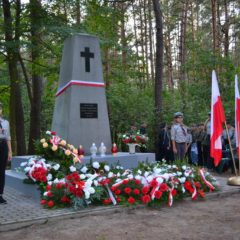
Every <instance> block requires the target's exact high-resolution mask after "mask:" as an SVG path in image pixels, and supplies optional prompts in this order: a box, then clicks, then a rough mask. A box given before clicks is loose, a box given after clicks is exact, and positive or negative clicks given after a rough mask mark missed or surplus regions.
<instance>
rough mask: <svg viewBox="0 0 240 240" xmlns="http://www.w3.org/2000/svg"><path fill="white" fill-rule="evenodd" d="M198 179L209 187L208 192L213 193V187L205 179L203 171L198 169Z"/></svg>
mask: <svg viewBox="0 0 240 240" xmlns="http://www.w3.org/2000/svg"><path fill="white" fill-rule="evenodd" d="M199 173H200V177H201V179H202V180H203V182H204V183H205V184H206V185H207V186H208V187H209V189H210V191H213V190H214V189H215V187H214V186H213V185H212V184H211V183H210V182H209V181H208V180H207V179H206V177H205V174H204V169H199Z"/></svg>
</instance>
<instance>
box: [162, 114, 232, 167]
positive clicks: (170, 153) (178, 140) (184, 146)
mask: <svg viewBox="0 0 240 240" xmlns="http://www.w3.org/2000/svg"><path fill="white" fill-rule="evenodd" d="M227 128H228V134H227V131H226V130H224V131H223V135H222V143H223V156H224V151H225V150H226V149H228V147H229V141H228V135H229V139H230V141H231V145H232V146H233V147H234V145H235V144H236V139H235V129H234V126H232V125H231V124H230V123H228V124H227ZM210 134H211V113H209V114H208V118H207V120H206V121H205V122H204V123H200V124H192V125H191V126H186V125H185V124H184V123H183V114H182V113H181V112H176V113H175V114H174V120H173V123H172V124H171V125H168V124H166V123H162V124H160V130H159V159H160V160H162V159H165V160H166V161H167V163H172V162H173V161H174V160H180V161H183V160H187V161H188V163H189V164H193V165H198V166H204V167H206V168H208V169H209V170H213V169H214V164H213V158H211V156H210Z"/></svg>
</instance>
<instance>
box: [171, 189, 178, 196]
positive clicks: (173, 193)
mask: <svg viewBox="0 0 240 240" xmlns="http://www.w3.org/2000/svg"><path fill="white" fill-rule="evenodd" d="M172 195H173V197H174V196H176V195H177V190H176V189H173V190H172Z"/></svg>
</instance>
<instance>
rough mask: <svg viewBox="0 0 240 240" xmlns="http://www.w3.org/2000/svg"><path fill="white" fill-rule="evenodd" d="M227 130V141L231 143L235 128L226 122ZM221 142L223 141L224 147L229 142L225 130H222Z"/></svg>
mask: <svg viewBox="0 0 240 240" xmlns="http://www.w3.org/2000/svg"><path fill="white" fill-rule="evenodd" d="M227 129H228V134H229V139H230V141H231V143H232V141H234V135H235V128H234V127H233V126H232V125H231V124H230V121H229V120H228V123H227ZM222 136H223V140H224V142H223V143H224V146H225V147H226V146H227V145H229V142H228V135H227V130H226V129H224V130H223V134H222Z"/></svg>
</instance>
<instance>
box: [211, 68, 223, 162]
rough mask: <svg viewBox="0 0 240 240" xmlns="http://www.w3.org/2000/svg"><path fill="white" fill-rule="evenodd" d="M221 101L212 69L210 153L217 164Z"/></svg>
mask: <svg viewBox="0 0 240 240" xmlns="http://www.w3.org/2000/svg"><path fill="white" fill-rule="evenodd" d="M225 121H226V120H225V115H224V111H223V106H222V101H221V97H220V92H219V88H218V82H217V77H216V73H215V71H214V70H213V71H212V103H211V139H210V155H211V157H212V158H213V159H214V165H215V166H218V164H219V163H220V161H221V159H222V139H221V138H222V132H223V127H222V124H223V123H224V122H225Z"/></svg>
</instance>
